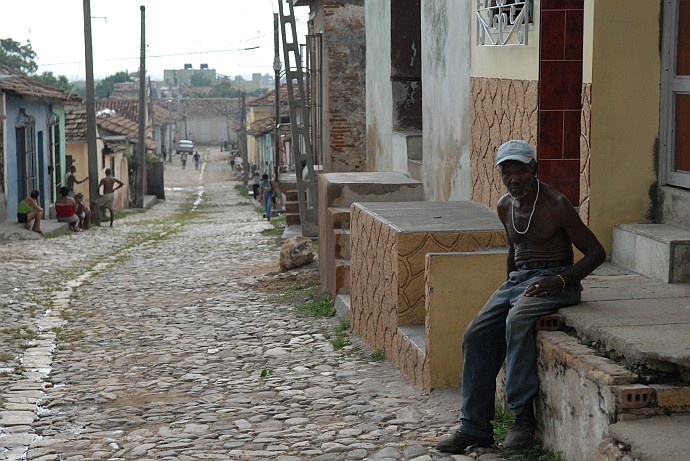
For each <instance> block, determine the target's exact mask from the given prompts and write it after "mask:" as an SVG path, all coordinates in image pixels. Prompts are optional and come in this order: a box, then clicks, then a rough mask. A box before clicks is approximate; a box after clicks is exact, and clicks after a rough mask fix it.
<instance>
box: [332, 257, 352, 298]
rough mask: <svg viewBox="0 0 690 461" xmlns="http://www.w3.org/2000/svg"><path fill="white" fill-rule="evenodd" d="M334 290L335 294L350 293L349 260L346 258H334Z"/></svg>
mask: <svg viewBox="0 0 690 461" xmlns="http://www.w3.org/2000/svg"><path fill="white" fill-rule="evenodd" d="M335 292H336V293H337V294H349V293H350V261H349V260H348V259H336V260H335Z"/></svg>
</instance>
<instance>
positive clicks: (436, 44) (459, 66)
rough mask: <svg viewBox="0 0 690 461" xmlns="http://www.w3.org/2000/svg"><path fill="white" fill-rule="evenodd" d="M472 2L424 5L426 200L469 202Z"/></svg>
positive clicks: (425, 0)
mask: <svg viewBox="0 0 690 461" xmlns="http://www.w3.org/2000/svg"><path fill="white" fill-rule="evenodd" d="M470 4H471V2H458V1H456V0H440V1H439V0H434V1H431V0H422V55H423V56H424V59H422V82H423V85H424V99H423V101H422V115H423V120H424V122H423V127H422V133H423V134H422V142H423V146H424V147H423V151H424V154H423V156H424V162H423V169H422V180H423V182H424V191H425V194H426V198H427V199H428V200H467V199H469V198H470V196H471V193H472V192H471V191H472V182H471V175H470V145H471V143H470V123H471V120H470V117H471V110H470V108H471V106H470V104H471V93H470V54H471V40H470V35H471V34H470V30H471V27H470V22H471V18H473V16H472V15H471V14H470V13H471V5H470Z"/></svg>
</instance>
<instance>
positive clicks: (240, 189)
mask: <svg viewBox="0 0 690 461" xmlns="http://www.w3.org/2000/svg"><path fill="white" fill-rule="evenodd" d="M235 190H236V191H237V193H238V194H240V195H241V196H242V197H247V198H249V189H248V188H247V186H245V185H244V184H235Z"/></svg>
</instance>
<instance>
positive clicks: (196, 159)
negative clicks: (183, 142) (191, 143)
mask: <svg viewBox="0 0 690 461" xmlns="http://www.w3.org/2000/svg"><path fill="white" fill-rule="evenodd" d="M192 159H193V160H194V169H195V170H198V169H199V160H201V157H200V156H199V151H198V150H195V151H194V155H193V156H192Z"/></svg>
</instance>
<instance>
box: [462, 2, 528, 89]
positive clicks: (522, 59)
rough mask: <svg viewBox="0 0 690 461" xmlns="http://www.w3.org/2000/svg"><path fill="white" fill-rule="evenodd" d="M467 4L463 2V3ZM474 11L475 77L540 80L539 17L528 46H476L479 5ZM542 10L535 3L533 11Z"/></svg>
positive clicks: (472, 17)
mask: <svg viewBox="0 0 690 461" xmlns="http://www.w3.org/2000/svg"><path fill="white" fill-rule="evenodd" d="M463 3H464V2H463ZM467 3H471V4H472V11H471V20H470V23H471V27H472V34H471V39H470V40H471V43H472V76H473V77H493V78H507V79H515V80H537V79H538V78H539V15H538V14H537V16H536V17H535V18H534V24H533V25H532V26H530V30H529V32H528V34H527V45H526V46H522V45H521V46H477V19H476V14H477V13H476V3H477V2H474V1H472V2H467ZM540 10H541V1H540V0H534V11H537V12H539V11H540Z"/></svg>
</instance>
